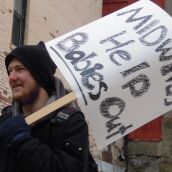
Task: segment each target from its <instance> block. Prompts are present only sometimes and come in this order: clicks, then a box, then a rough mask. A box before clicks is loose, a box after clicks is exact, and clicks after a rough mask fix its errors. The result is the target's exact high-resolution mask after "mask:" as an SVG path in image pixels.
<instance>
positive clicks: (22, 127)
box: [0, 116, 31, 144]
mask: <svg viewBox="0 0 172 172" xmlns="http://www.w3.org/2000/svg"><path fill="white" fill-rule="evenodd" d="M30 137H31V136H30V128H29V126H28V125H27V124H26V122H25V119H24V117H23V116H15V117H11V118H9V119H7V120H5V121H4V122H2V123H1V125H0V138H4V139H6V140H7V142H8V143H9V144H18V143H21V142H23V141H25V140H26V139H29V138H30Z"/></svg>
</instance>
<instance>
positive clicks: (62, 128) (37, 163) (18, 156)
mask: <svg viewBox="0 0 172 172" xmlns="http://www.w3.org/2000/svg"><path fill="white" fill-rule="evenodd" d="M64 110H65V109H64ZM10 111H11V107H8V108H5V109H4V110H3V113H2V114H3V116H1V117H0V123H1V120H2V121H3V120H4V119H3V118H4V117H5V116H4V115H6V116H7V117H8V116H11V115H12V114H11V113H10ZM62 112H63V110H62ZM64 113H65V112H64ZM57 114H58V112H54V113H52V114H51V118H48V119H44V120H42V121H41V122H39V123H37V124H36V125H34V126H33V127H32V131H31V135H32V137H31V138H30V139H28V140H26V141H24V142H23V143H21V144H20V145H16V146H10V145H8V144H7V143H6V141H5V140H3V139H2V138H0V172H91V169H89V163H90V158H89V156H90V153H89V142H88V127H87V124H86V121H85V119H84V116H83V114H82V113H81V112H80V111H75V112H74V113H71V114H70V115H69V116H68V118H67V119H66V120H62V121H59V118H57Z"/></svg>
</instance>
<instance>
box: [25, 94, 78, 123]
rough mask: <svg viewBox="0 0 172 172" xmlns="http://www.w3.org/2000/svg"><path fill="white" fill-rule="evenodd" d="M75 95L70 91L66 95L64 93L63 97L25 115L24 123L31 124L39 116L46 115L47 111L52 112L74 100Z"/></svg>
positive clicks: (38, 118)
mask: <svg viewBox="0 0 172 172" xmlns="http://www.w3.org/2000/svg"><path fill="white" fill-rule="evenodd" d="M76 98H77V97H76V95H75V93H74V92H71V93H69V94H67V95H65V96H64V97H62V98H60V99H58V100H56V101H54V102H53V103H51V104H49V105H47V106H45V107H43V108H42V109H40V110H38V111H36V112H34V113H33V114H31V115H29V116H27V117H26V118H25V120H26V123H27V124H29V125H31V124H33V123H34V122H36V121H38V120H40V119H41V118H43V117H45V116H46V115H48V114H49V113H51V112H53V111H54V110H56V109H59V108H61V107H62V106H64V105H67V104H68V103H70V102H72V101H74V100H76Z"/></svg>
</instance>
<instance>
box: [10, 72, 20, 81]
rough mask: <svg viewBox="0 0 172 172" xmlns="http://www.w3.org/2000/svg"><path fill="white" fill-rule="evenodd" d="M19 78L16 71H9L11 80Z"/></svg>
mask: <svg viewBox="0 0 172 172" xmlns="http://www.w3.org/2000/svg"><path fill="white" fill-rule="evenodd" d="M17 78H18V75H17V73H16V72H15V71H11V72H10V73H9V80H17Z"/></svg>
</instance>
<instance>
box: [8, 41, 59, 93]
mask: <svg viewBox="0 0 172 172" xmlns="http://www.w3.org/2000/svg"><path fill="white" fill-rule="evenodd" d="M14 58H15V59H18V60H19V61H20V62H21V63H22V64H23V65H24V66H26V67H27V68H28V70H29V71H30V72H31V74H32V76H33V77H34V79H35V80H36V81H37V82H38V83H39V84H40V86H42V87H43V88H44V89H45V90H46V91H47V93H48V95H49V96H50V95H51V93H52V92H53V91H54V90H55V83H54V73H55V71H56V65H55V64H54V62H53V61H52V59H51V57H50V55H49V53H48V51H47V49H46V47H45V44H44V42H42V41H40V42H39V43H38V44H37V45H24V46H20V47H17V48H15V49H14V50H12V51H11V53H9V54H8V55H7V56H6V58H5V65H6V69H7V72H8V65H9V64H10V62H11V61H12V59H14Z"/></svg>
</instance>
